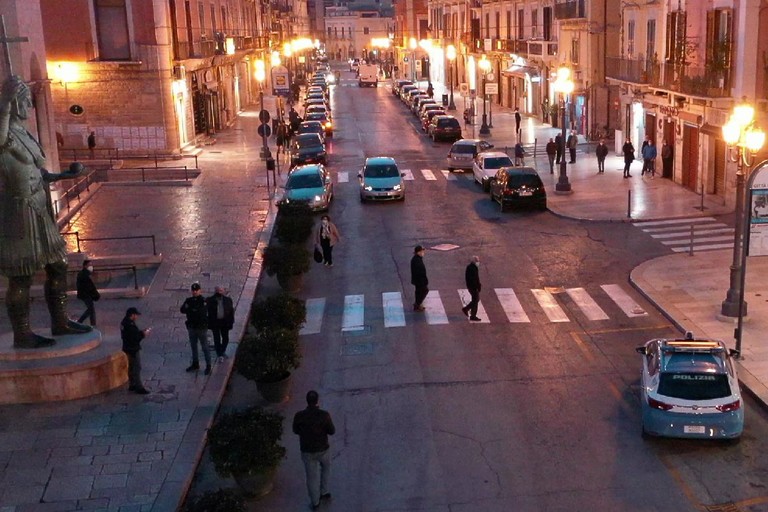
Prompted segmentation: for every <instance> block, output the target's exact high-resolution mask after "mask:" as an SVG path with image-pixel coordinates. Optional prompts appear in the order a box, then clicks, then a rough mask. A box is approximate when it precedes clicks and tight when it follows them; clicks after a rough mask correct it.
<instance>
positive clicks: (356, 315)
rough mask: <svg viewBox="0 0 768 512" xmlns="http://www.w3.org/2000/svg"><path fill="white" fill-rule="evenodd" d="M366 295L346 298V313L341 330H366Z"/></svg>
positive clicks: (342, 319)
mask: <svg viewBox="0 0 768 512" xmlns="http://www.w3.org/2000/svg"><path fill="white" fill-rule="evenodd" d="M364 315H365V295H346V296H344V313H343V314H342V318H341V330H342V332H347V331H362V330H363V329H365V326H364V325H363V321H364V319H365V317H364Z"/></svg>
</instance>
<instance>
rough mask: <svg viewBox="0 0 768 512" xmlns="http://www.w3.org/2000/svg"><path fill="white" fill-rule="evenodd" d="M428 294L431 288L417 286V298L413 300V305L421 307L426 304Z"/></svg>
mask: <svg viewBox="0 0 768 512" xmlns="http://www.w3.org/2000/svg"><path fill="white" fill-rule="evenodd" d="M415 286H416V285H415ZM428 293H429V288H428V287H426V286H416V292H415V297H414V299H413V305H414V306H416V307H418V306H421V303H422V302H424V299H426V298H427V294H428Z"/></svg>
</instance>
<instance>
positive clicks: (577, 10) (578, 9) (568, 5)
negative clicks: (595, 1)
mask: <svg viewBox="0 0 768 512" xmlns="http://www.w3.org/2000/svg"><path fill="white" fill-rule="evenodd" d="M584 17H586V10H585V9H584V0H568V1H566V2H561V3H559V4H555V19H557V20H571V19H576V18H584Z"/></svg>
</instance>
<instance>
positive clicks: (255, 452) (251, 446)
mask: <svg viewBox="0 0 768 512" xmlns="http://www.w3.org/2000/svg"><path fill="white" fill-rule="evenodd" d="M282 435H283V416H282V415H281V414H280V413H278V412H274V411H268V410H265V409H262V408H261V407H250V408H248V409H245V410H241V411H234V412H230V413H225V414H222V415H221V416H220V417H219V418H218V419H217V420H216V423H215V424H214V425H213V426H212V427H211V428H210V429H209V430H208V447H209V450H210V456H211V461H212V462H213V465H214V467H215V468H216V472H217V473H218V474H219V475H220V476H222V477H228V476H232V477H233V478H234V479H235V481H236V482H237V484H238V485H239V486H240V488H241V489H243V491H244V492H245V493H247V494H249V495H252V496H263V495H265V494H267V493H268V492H270V491H271V490H272V485H273V481H274V476H275V471H276V470H277V467H278V465H279V464H280V461H282V460H283V459H284V458H285V447H284V446H282V445H280V438H281V437H282Z"/></svg>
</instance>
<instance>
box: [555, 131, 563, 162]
mask: <svg viewBox="0 0 768 512" xmlns="http://www.w3.org/2000/svg"><path fill="white" fill-rule="evenodd" d="M555 144H556V145H557V160H556V161H555V163H556V164H559V163H560V160H561V159H563V158H565V156H564V155H563V153H564V152H565V141H564V140H563V136H562V135H561V134H559V133H558V134H557V135H555Z"/></svg>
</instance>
